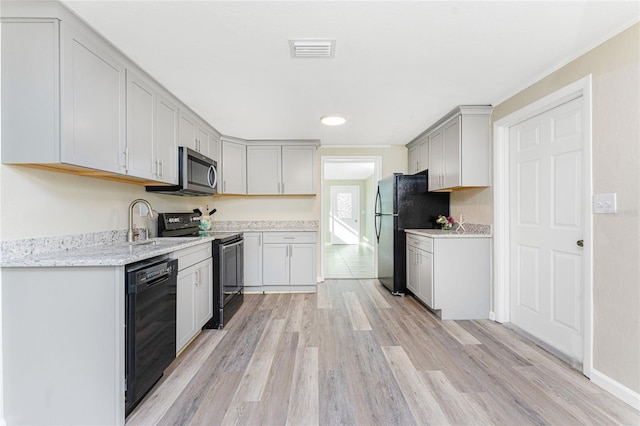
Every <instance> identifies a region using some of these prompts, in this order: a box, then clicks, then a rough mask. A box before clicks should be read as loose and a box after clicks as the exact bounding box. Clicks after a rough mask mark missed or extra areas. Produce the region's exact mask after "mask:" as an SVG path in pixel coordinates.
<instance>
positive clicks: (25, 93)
mask: <svg viewBox="0 0 640 426" xmlns="http://www.w3.org/2000/svg"><path fill="white" fill-rule="evenodd" d="M61 46H63V47H64V48H62V49H61ZM61 53H62V55H61ZM115 53H116V52H115V51H113V49H112V48H110V46H109V45H108V44H107V43H105V42H103V41H102V40H100V39H98V38H96V37H91V34H85V33H84V32H81V31H80V30H78V29H76V28H74V27H72V26H71V25H66V24H65V23H64V22H60V21H59V20H57V19H34V20H28V21H27V20H17V19H6V20H5V19H3V22H2V87H3V93H2V111H3V114H2V132H3V135H2V149H3V151H2V160H3V161H4V162H6V163H22V164H44V165H47V166H49V167H58V168H62V169H64V168H67V169H70V170H75V168H74V166H80V167H83V168H91V169H95V170H102V171H106V172H113V173H124V172H125V157H124V148H125V91H126V89H125V84H126V83H125V82H126V80H125V67H124V65H123V64H122V63H120V62H119V61H118V60H117V59H115V58H116V54H115ZM61 79H62V84H61Z"/></svg>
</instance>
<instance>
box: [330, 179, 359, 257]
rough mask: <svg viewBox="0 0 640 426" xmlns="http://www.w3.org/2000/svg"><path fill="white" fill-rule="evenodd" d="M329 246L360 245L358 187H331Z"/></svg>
mask: <svg viewBox="0 0 640 426" xmlns="http://www.w3.org/2000/svg"><path fill="white" fill-rule="evenodd" d="M329 206H330V207H329V232H330V233H331V245H336V244H350V245H354V244H355V245H359V244H360V223H361V222H360V186H356V185H349V186H341V185H334V186H331V203H330V205H329Z"/></svg>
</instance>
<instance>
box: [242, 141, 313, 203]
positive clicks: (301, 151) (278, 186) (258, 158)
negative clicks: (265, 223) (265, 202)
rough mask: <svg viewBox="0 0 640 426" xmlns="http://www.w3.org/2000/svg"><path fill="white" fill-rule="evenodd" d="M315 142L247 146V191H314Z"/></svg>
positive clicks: (255, 192) (261, 193)
mask: <svg viewBox="0 0 640 426" xmlns="http://www.w3.org/2000/svg"><path fill="white" fill-rule="evenodd" d="M315 152H316V146H315V145H262V144H258V143H257V142H254V143H253V144H252V143H250V144H249V145H247V194H249V195H267V194H271V195H277V194H315V193H316V185H315V180H316V176H315V169H316V168H315Z"/></svg>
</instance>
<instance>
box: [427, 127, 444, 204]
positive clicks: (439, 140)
mask: <svg viewBox="0 0 640 426" xmlns="http://www.w3.org/2000/svg"><path fill="white" fill-rule="evenodd" d="M443 144H444V137H443V135H442V130H441V129H439V130H436V131H435V132H433V133H431V134H430V135H429V191H434V190H437V189H442V183H443V182H442V180H443V176H444V145H443Z"/></svg>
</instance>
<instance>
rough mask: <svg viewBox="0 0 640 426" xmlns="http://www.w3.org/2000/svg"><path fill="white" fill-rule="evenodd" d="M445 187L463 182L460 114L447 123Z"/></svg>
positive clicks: (444, 135)
mask: <svg viewBox="0 0 640 426" xmlns="http://www.w3.org/2000/svg"><path fill="white" fill-rule="evenodd" d="M443 138H444V142H443V144H444V177H443V185H442V186H443V187H444V188H454V187H457V186H460V185H461V184H462V181H461V179H460V178H461V176H460V159H461V157H460V154H461V152H460V116H458V117H457V118H455V119H454V120H451V121H450V122H449V123H447V124H445V126H444V128H443Z"/></svg>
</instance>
